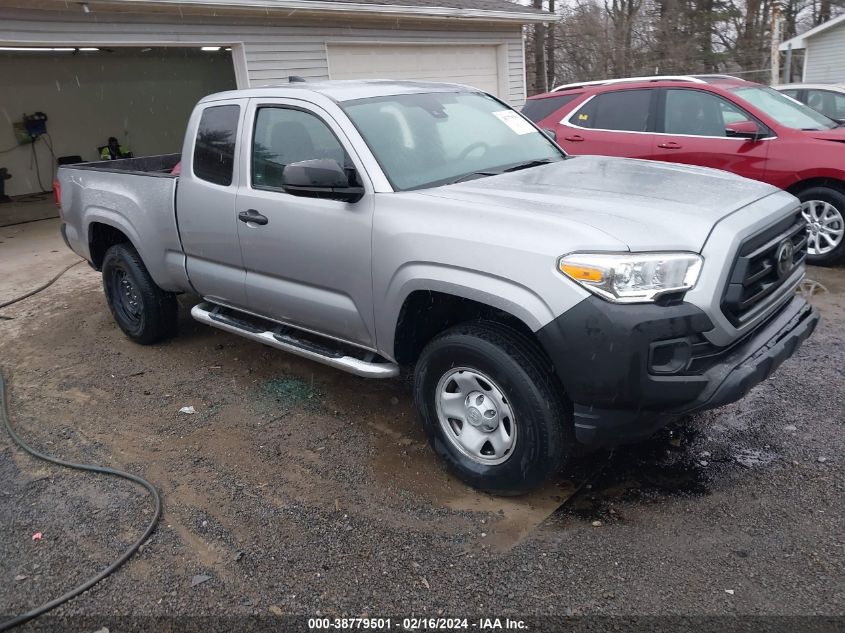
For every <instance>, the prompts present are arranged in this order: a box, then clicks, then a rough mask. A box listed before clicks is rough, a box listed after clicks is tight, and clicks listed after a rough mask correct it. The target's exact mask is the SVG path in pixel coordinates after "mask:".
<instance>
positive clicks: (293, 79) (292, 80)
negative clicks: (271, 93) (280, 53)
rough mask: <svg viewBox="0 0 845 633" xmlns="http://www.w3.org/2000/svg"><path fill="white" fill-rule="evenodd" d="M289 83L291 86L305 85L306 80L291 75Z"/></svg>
mask: <svg viewBox="0 0 845 633" xmlns="http://www.w3.org/2000/svg"><path fill="white" fill-rule="evenodd" d="M288 83H289V84H302V83H305V79H304V78H302V77H300V76H298V75H291V76H290V77H288Z"/></svg>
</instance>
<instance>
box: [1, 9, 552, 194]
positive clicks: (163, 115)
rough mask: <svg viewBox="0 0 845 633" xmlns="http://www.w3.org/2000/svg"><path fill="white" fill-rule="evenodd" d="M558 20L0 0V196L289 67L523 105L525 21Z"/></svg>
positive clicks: (165, 128)
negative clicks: (479, 93)
mask: <svg viewBox="0 0 845 633" xmlns="http://www.w3.org/2000/svg"><path fill="white" fill-rule="evenodd" d="M550 17H551V16H550V15H549V14H548V13H545V12H543V11H539V10H537V9H533V8H530V7H525V6H520V5H519V4H515V3H512V2H510V1H508V0H87V1H86V2H79V1H72V0H67V1H66V0H0V168H2V167H5V168H7V169H8V170H9V172H10V173H11V174H12V179H11V180H8V181H6V191H7V193H8V194H9V195H20V194H26V193H31V192H38V191H43V190H48V189H49V188H50V185H51V181H52V177H53V171H54V165H55V159H56V158H57V157H62V156H80V157H81V158H82V159H84V160H94V159H96V158H98V156H99V148H100V147H102V146H104V145H106V144H107V141H108V138H109V137H110V136H114V137H116V138H117V139H118V140H119V142H120V143H121V144H122V145H124V146H125V147H127V148H128V149H129V150H130V151H132V152H133V153H134V154H135V155H144V154H161V153H170V152H177V151H179V150H180V149H181V146H182V137H183V134H184V128H185V124H186V122H187V118H188V115H189V113H190V111H191V109H192V107H193V105H194V103H195V102H196V101H197V100H198V99H199V98H200V97H201V96H203V95H205V94H208V93H211V92H217V91H221V90H227V89H231V88H235V87H237V88H246V87H255V86H263V85H270V84H278V83H280V82H287V81H288V78H289V76H292V75H295V76H299V77H302V78H304V79H305V80H309V79H313V80H317V79H360V78H376V77H380V78H393V79H429V80H441V81H451V82H458V83H464V84H469V85H473V86H477V87H478V88H480V89H482V90H485V91H487V92H490V93H492V94H494V95H497V96H498V97H500V98H501V99H503V100H504V101H506V102H508V103H510V104H512V105H514V106H517V105H520V104H521V103H522V102H523V100H524V98H525V68H524V51H523V37H522V30H523V25H526V24H531V23H536V22H544V21H548V20H549V18H550ZM34 113H43V114H45V115H46V117H47V119H46V121H41V123H42V124H44V125H45V126H46V132H47V133H46V134H41V135H38V136H37V137H36V140H35V142H30V141H31V139H32V134H31V131H32V126H33V125H37V124H38V123H39V120H38V119H39V117H36V118H35V119H33V118H31V117H32V115H33V114H34ZM27 117H28V118H27Z"/></svg>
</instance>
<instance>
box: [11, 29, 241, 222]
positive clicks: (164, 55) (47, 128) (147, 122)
mask: <svg viewBox="0 0 845 633" xmlns="http://www.w3.org/2000/svg"><path fill="white" fill-rule="evenodd" d="M0 77H2V89H0V112H1V113H2V118H0V170H3V169H5V170H6V173H7V177H5V178H2V177H0V178H1V179H0V195H5V196H7V197H8V198H2V199H4V200H8V201H7V202H5V203H3V204H0V226H6V225H10V224H15V223H18V222H26V221H32V220H38V219H43V218H45V217H52V216H55V215H56V208H55V206H54V204H53V201H52V196H51V195H49V192H50V191H51V189H52V181H53V177H54V174H55V169H56V164H57V160H59V159H61V158H62V157H75V156H76V157H79V158H80V159H81V160H83V161H92V160H98V159H99V155H100V149H99V148H101V147H102V146H104V145H106V144H107V142H108V138H109V137H110V136H114V137H116V138H117V139H118V140H119V142H120V144H121V145H122V146H123V147H125V148H126V149H127V150H128V151H129V152H131V153H132V154H134V155H136V156H143V155H153V154H165V153H172V152H178V151H180V150H181V148H182V139H183V137H184V133H185V126H186V124H187V121H188V117H189V116H190V113H191V110H192V108H193V106H194V105H195V104H196V102H197V100H199V99H200V98H201V97H203V96H205V95H207V94H209V93H213V92H219V91H222V90H230V89H234V88H235V87H236V80H235V71H234V66H233V62H232V53H231V49H230V48H228V47H226V46H191V47H187V46H186V47H98V46H90V47H80V48H72V47H62V46H59V45H55V46H52V47H28V48H23V47H0ZM42 113H43V114H44V115H46V120H42V117H41V116H40V114H42ZM33 115H35V116H33ZM40 124H43V129H39V125H40ZM67 160H73V159H71V158H68V159H67ZM0 173H2V172H0ZM45 192H46V193H45Z"/></svg>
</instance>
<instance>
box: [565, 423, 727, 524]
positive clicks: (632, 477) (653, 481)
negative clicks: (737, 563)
mask: <svg viewBox="0 0 845 633" xmlns="http://www.w3.org/2000/svg"><path fill="white" fill-rule="evenodd" d="M702 437H703V433H702V432H701V430H699V429H697V428H695V427H694V426H689V425H687V426H680V427H677V428H672V429H664V430H662V431H660V432H658V433H657V434H656V435H654V436H653V437H651V438H650V439H648V440H646V441H644V442H641V443H638V444H632V445H629V446H622V447H619V448H617V449H614V450H613V451H602V452H597V453H594V454H591V455H587V456H585V457H583V458H581V460H579V462H578V463H576V464H575V467H574V472H573V476H574V477H587V476H588V475H587V473H588V472H589V471H590V469H594V468H595V467H596V466H597V465H598V464H601V463H602V462H603V463H604V467H602V468H601V469H600V470H599V472H598V474H597V475H595V476H594V477H593V479H592V480H591V481H590V483H589V484H588V485H586V486H585V487H584V488H583V489H582V490H581V491H580V492H579V493H578V494H577V495H576V496H575V497H574V498H573V499H572V500H571V501H570V502H569V504H568V505H567V507H565V508H561V510H560V511H559V514H561V515H567V514H568V515H573V516H575V517H577V518H579V519H581V520H584V521H590V522H592V521H601V522H603V523H611V522H620V521H623V520H624V518H623V517H622V515H620V514H619V513H618V512H617V510H616V509H615V508H614V507H613V506H614V504H615V503H619V502H623V501H632V500H636V501H647V502H648V501H653V500H657V499H659V498H661V497H672V496H700V495H706V494H708V493H709V492H710V485H709V483H710V478H711V472H712V468H713V465H714V463H715V462H716V461H717V460H718V461H721V460H723V459H724V457H721V456H720V457H718V458H714V457H713V455H711V453H710V452H708V451H704V450H701V449H700V448H698V446H699V444H700V441H699V440H700V439H701V438H702Z"/></svg>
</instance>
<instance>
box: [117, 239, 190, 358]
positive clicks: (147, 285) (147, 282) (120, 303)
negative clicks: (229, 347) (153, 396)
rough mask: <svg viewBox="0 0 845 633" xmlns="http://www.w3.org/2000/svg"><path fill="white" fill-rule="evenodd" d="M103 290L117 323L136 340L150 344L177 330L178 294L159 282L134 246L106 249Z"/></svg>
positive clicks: (123, 245)
mask: <svg viewBox="0 0 845 633" xmlns="http://www.w3.org/2000/svg"><path fill="white" fill-rule="evenodd" d="M103 290H104V291H105V294H106V301H107V302H108V304H109V309H110V310H111V313H112V316H113V317H114V320H115V321H116V322H117V325H118V326H119V327H120V329H121V330H123V332H124V334H126V336H128V337H129V338H131V339H132V340H133V341H135V342H136V343H141V344H142V345H150V344H151V343H156V342H158V341H161V340H162V339H165V338H169V337H170V336H173V335H174V334H175V333H176V323H177V319H178V306H177V303H176V295H175V294H173V293H172V292H165V291H164V290H162V289H161V288H159V287H158V286H157V285H156V283H155V282H154V281H153V278H152V277H150V273H149V272H147V267H146V266H144V262H142V261H141V258H140V257H139V256H138V252H137V251H136V250H135V249H134V248H133V247H132V246H131V245H129V244H115V245H114V246H112V247H111V248H109V250H108V251H106V255H105V257H104V258H103Z"/></svg>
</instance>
